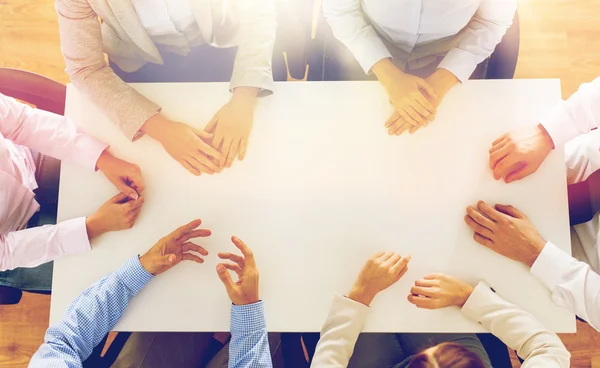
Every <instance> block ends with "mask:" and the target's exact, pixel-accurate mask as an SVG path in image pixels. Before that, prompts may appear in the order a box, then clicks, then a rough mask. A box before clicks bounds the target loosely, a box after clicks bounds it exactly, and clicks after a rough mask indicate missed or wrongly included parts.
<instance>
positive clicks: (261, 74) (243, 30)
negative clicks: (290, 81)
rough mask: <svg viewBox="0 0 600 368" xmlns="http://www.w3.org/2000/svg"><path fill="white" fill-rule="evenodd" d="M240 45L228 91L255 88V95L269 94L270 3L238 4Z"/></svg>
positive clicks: (273, 27) (272, 20)
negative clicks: (257, 91) (256, 89)
mask: <svg viewBox="0 0 600 368" xmlns="http://www.w3.org/2000/svg"><path fill="white" fill-rule="evenodd" d="M240 6H241V7H242V8H241V12H242V14H243V15H242V17H241V19H240V22H241V24H240V29H239V37H240V42H239V46H238V50H237V54H236V57H235V64H234V66H233V74H232V76H231V84H230V89H231V90H234V89H235V88H237V87H256V88H258V89H259V91H260V92H259V95H266V94H271V93H272V91H273V71H272V64H271V63H272V60H273V47H274V45H275V35H276V31H277V13H276V11H275V1H274V0H253V1H250V0H243V1H240Z"/></svg>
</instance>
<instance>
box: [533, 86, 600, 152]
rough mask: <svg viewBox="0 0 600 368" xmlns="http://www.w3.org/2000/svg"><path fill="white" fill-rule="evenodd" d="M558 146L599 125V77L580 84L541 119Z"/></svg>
mask: <svg viewBox="0 0 600 368" xmlns="http://www.w3.org/2000/svg"><path fill="white" fill-rule="evenodd" d="M541 123H542V125H543V126H544V128H546V130H547V131H548V134H550V137H551V138H552V141H553V142H554V146H555V147H558V146H560V145H563V144H564V143H566V142H568V141H570V140H571V139H573V138H575V137H577V136H578V135H581V134H585V133H589V132H590V131H591V130H592V129H594V128H598V126H600V77H598V78H596V79H595V80H594V81H592V82H590V83H584V84H582V85H581V86H580V87H579V89H578V90H577V92H575V93H574V94H573V95H572V96H571V97H570V98H569V99H568V100H566V101H562V102H561V103H559V104H558V105H556V106H555V107H554V108H553V109H552V110H550V112H549V113H548V115H547V116H546V117H544V118H543V119H542V121H541Z"/></svg>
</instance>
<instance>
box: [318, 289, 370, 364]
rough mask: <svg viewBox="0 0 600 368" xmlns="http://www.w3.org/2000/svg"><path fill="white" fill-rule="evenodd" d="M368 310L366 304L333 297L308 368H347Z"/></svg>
mask: <svg viewBox="0 0 600 368" xmlns="http://www.w3.org/2000/svg"><path fill="white" fill-rule="evenodd" d="M369 310H370V308H369V307H367V306H366V305H363V304H361V303H359V302H356V301H354V300H352V299H349V298H345V297H343V296H337V295H336V296H335V298H334V299H333V304H332V306H331V310H330V311H329V316H328V317H327V320H326V321H325V324H324V325H323V328H322V329H321V338H320V339H319V342H318V343H317V347H316V349H315V354H314V357H313V359H312V363H311V367H315V368H318V367H331V368H333V367H347V366H348V362H349V361H350V358H351V357H352V352H353V351H354V345H355V344H356V340H357V339H358V336H359V335H360V332H361V331H362V329H363V327H364V326H365V322H366V320H367V316H368V315H369Z"/></svg>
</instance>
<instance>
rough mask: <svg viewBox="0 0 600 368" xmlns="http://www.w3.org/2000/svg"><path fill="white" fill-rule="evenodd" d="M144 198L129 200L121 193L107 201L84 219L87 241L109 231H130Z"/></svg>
mask: <svg viewBox="0 0 600 368" xmlns="http://www.w3.org/2000/svg"><path fill="white" fill-rule="evenodd" d="M143 204H144V197H142V196H141V195H140V196H138V198H137V199H131V198H129V197H128V196H127V195H125V194H123V193H119V194H117V195H116V196H114V197H112V198H111V199H109V200H108V201H107V202H106V203H104V204H103V205H102V206H100V208H99V209H98V210H97V211H96V212H94V213H93V214H92V215H90V216H88V217H86V219H85V225H86V229H87V234H88V239H89V240H92V239H94V238H97V237H99V236H100V235H102V234H104V233H107V232H109V231H118V230H125V229H131V228H132V227H133V224H134V223H135V220H137V218H138V216H139V215H140V210H141V209H142V205H143Z"/></svg>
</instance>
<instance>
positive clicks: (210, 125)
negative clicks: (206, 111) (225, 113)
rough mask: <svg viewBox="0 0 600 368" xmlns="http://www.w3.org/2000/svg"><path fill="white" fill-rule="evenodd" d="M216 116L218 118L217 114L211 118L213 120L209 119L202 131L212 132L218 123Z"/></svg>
mask: <svg viewBox="0 0 600 368" xmlns="http://www.w3.org/2000/svg"><path fill="white" fill-rule="evenodd" d="M217 116H218V114H215V116H213V118H212V119H210V121H209V122H208V124H206V127H204V131H206V132H212V131H213V130H214V129H215V128H216V127H217V121H219V119H218V118H217Z"/></svg>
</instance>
